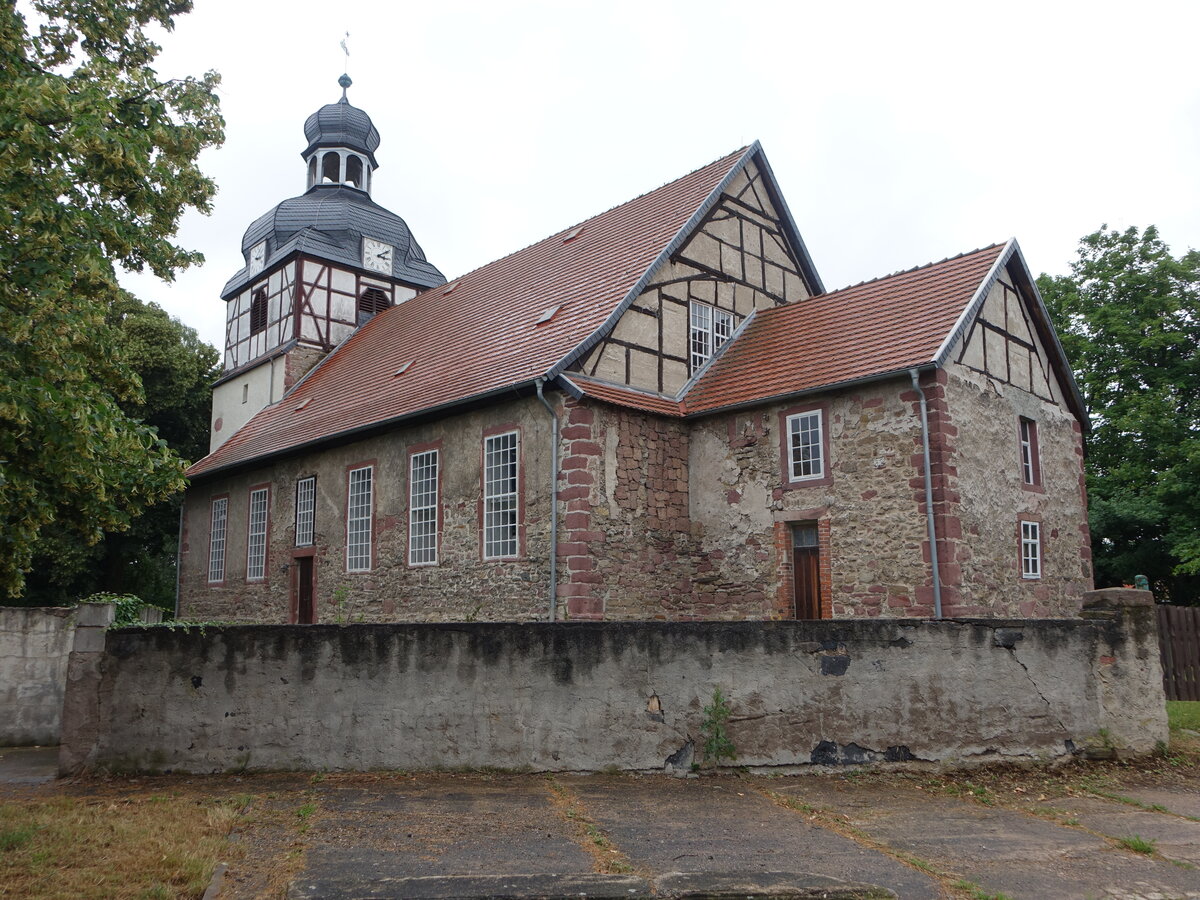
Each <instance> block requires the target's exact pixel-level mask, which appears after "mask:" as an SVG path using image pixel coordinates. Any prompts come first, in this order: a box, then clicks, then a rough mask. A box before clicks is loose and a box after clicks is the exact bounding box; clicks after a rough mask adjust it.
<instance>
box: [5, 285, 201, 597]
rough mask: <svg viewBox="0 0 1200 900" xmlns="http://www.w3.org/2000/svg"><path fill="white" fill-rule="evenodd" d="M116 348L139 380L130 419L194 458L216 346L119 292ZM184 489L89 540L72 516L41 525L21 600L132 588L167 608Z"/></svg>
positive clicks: (112, 318) (113, 313)
mask: <svg viewBox="0 0 1200 900" xmlns="http://www.w3.org/2000/svg"><path fill="white" fill-rule="evenodd" d="M106 321H107V324H109V325H110V326H111V327H112V328H113V333H114V338H115V340H116V342H117V344H116V351H117V353H118V354H119V355H120V356H121V357H122V358H124V359H125V360H126V362H127V363H128V365H129V366H130V368H131V369H132V370H133V372H134V374H136V375H137V376H138V378H139V380H140V381H141V383H142V385H143V392H142V395H141V396H140V397H138V398H136V399H133V400H125V401H122V402H121V403H120V406H121V410H122V412H124V413H125V414H126V415H127V416H129V417H130V418H131V419H135V420H138V421H141V422H144V423H145V424H146V425H150V426H152V427H153V428H154V429H155V431H156V432H157V433H158V436H159V437H160V438H162V439H163V440H164V441H166V443H167V446H168V447H169V448H170V449H171V450H172V451H173V452H175V453H177V454H178V455H180V456H182V457H183V458H184V459H185V460H188V461H193V460H196V459H199V458H200V457H201V456H203V455H204V454H205V453H206V452H207V449H208V436H209V435H208V418H209V416H208V414H209V403H210V401H211V397H212V384H213V381H214V380H215V378H216V377H217V374H218V361H219V356H218V354H217V351H216V350H215V349H214V348H213V347H211V346H209V345H208V344H206V343H204V342H203V341H201V340H200V339H199V337H198V336H197V335H196V332H195V331H194V330H193V329H191V328H188V327H187V326H185V325H183V324H182V323H180V322H179V321H178V320H176V319H172V318H171V317H170V316H168V315H167V313H166V312H164V311H163V310H162V309H160V308H159V307H158V306H155V305H154V304H152V303H151V304H145V303H142V302H141V301H140V300H138V299H137V298H136V297H134V296H132V295H130V294H127V293H126V294H122V295H121V297H120V298H119V299H118V301H117V302H116V303H115V304H114V305H113V306H112V307H110V309H109V311H108V314H107V316H106ZM181 499H182V498H181V496H180V495H175V496H174V497H171V498H170V499H167V500H163V501H160V502H159V503H156V504H154V505H153V506H151V507H149V508H148V509H146V510H145V511H144V512H142V513H141V514H140V515H138V516H137V517H135V518H133V519H132V521H131V522H130V526H129V528H128V529H127V530H125V531H116V532H109V533H106V534H105V535H104V537H103V538H101V540H100V541H98V542H97V543H94V544H89V543H87V542H86V541H85V540H83V539H82V536H81V535H80V534H79V533H78V530H77V529H76V528H75V527H74V525H73V523H72V521H71V520H70V519H69V518H60V519H58V520H56V521H54V522H52V523H50V524H48V525H46V526H45V527H44V528H43V529H42V531H41V534H40V535H39V537H38V540H37V542H36V544H35V546H34V552H33V567H32V568H31V570H30V571H29V572H28V573H27V574H26V576H25V596H24V598H23V602H24V603H28V604H31V605H37V606H54V605H60V604H62V603H64V602H66V601H70V600H72V599H75V598H78V597H83V596H86V595H88V594H92V593H95V592H97V591H115V592H117V593H122V594H134V595H137V596H138V597H140V598H141V599H142V600H144V601H146V602H148V603H155V604H158V605H159V606H163V607H166V608H170V607H171V606H172V605H173V601H174V595H175V551H176V539H177V536H178V521H179V506H180V502H181Z"/></svg>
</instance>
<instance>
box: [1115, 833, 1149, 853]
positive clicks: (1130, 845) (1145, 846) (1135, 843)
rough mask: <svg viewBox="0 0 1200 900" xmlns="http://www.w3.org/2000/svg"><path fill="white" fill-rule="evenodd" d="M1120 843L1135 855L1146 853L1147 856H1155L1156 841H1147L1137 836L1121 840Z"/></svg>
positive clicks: (1132, 835) (1133, 835)
mask: <svg viewBox="0 0 1200 900" xmlns="http://www.w3.org/2000/svg"><path fill="white" fill-rule="evenodd" d="M1119 843H1120V844H1121V846H1122V847H1124V848H1125V849H1126V850H1132V851H1133V852H1134V853H1144V854H1145V855H1146V856H1153V855H1154V853H1155V847H1154V841H1147V840H1145V839H1144V838H1141V837H1138V836H1137V835H1136V834H1131V835H1130V836H1129V837H1123V838H1121V839H1120V841H1119Z"/></svg>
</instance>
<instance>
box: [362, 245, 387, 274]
mask: <svg viewBox="0 0 1200 900" xmlns="http://www.w3.org/2000/svg"><path fill="white" fill-rule="evenodd" d="M363 265H364V266H366V267H367V268H368V269H374V270H375V271H376V272H383V273H384V274H385V275H391V274H392V245H391V244H385V243H383V242H382V241H376V240H372V239H371V238H363Z"/></svg>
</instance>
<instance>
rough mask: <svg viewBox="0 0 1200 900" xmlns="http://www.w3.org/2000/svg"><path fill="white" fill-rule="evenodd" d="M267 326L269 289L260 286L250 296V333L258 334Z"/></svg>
mask: <svg viewBox="0 0 1200 900" xmlns="http://www.w3.org/2000/svg"><path fill="white" fill-rule="evenodd" d="M266 327H267V289H266V288H265V287H261V288H259V289H258V290H257V291H255V292H254V294H253V296H252V297H251V298H250V333H251V334H258V333H259V332H260V331H262V330H263V329H265V328H266Z"/></svg>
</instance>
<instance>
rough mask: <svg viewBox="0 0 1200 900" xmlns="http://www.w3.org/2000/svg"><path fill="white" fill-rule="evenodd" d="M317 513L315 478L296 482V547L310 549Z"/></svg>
mask: <svg viewBox="0 0 1200 900" xmlns="http://www.w3.org/2000/svg"><path fill="white" fill-rule="evenodd" d="M316 513H317V478H316V476H315V475H311V476H309V477H308V478H301V479H300V480H299V481H297V482H296V546H297V547H311V546H312V543H313V531H314V527H315V525H316Z"/></svg>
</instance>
